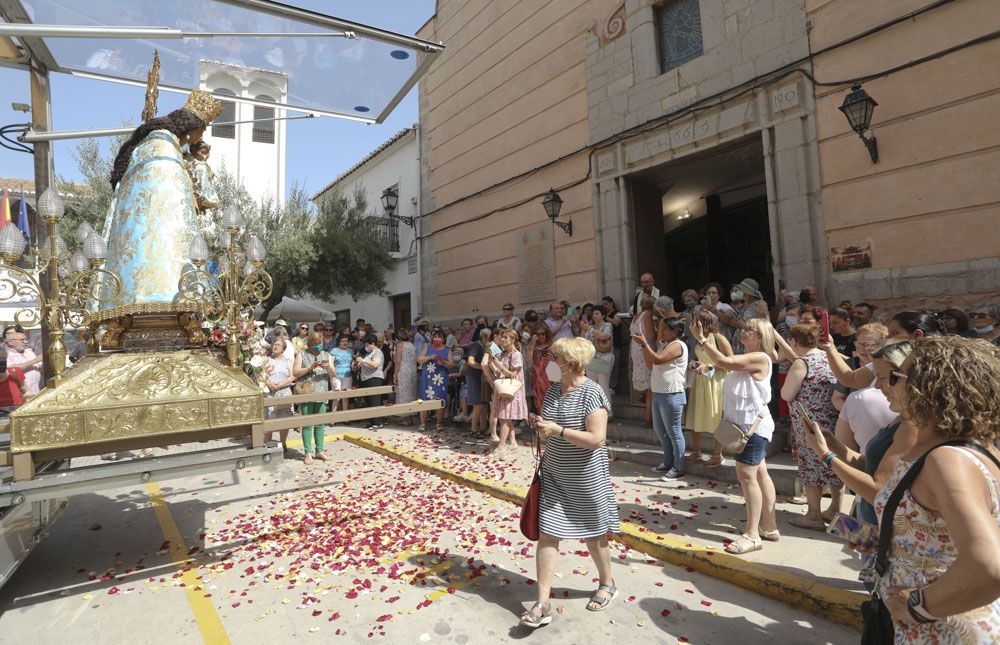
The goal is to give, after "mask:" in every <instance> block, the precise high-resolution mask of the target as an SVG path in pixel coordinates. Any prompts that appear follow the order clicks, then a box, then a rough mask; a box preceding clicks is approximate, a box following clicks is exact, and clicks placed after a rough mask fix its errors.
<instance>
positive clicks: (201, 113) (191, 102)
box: [183, 90, 222, 124]
mask: <svg viewBox="0 0 1000 645" xmlns="http://www.w3.org/2000/svg"><path fill="white" fill-rule="evenodd" d="M183 109H185V110H187V111H188V112H190V113H191V114H193V115H195V116H196V117H198V118H199V119H201V120H202V121H204V122H205V123H206V124H208V123H211V122H212V120H213V119H215V117H217V116H219V115H220V114H222V101H220V100H218V99H216V98H215V97H213V96H212V94H211V93H210V92H206V91H205V90H191V94H190V95H188V99H187V102H186V103H185V104H184V108H183Z"/></svg>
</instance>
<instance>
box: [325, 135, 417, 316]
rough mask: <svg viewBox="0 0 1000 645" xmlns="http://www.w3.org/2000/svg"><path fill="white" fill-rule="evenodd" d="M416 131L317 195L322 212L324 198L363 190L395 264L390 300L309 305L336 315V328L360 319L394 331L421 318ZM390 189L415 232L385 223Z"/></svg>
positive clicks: (382, 297) (394, 222)
mask: <svg viewBox="0 0 1000 645" xmlns="http://www.w3.org/2000/svg"><path fill="white" fill-rule="evenodd" d="M417 128H418V126H416V125H414V126H413V127H410V128H406V129H405V130H402V131H400V132H398V133H396V134H395V135H394V136H393V137H392V138H391V139H389V140H388V141H386V142H385V143H383V144H382V145H381V146H379V147H378V148H376V149H375V150H374V151H372V152H371V153H369V154H368V155H367V156H366V157H364V158H363V159H362V160H361V161H359V162H358V163H356V164H355V165H354V166H352V167H351V168H350V169H348V170H347V171H346V172H344V173H343V174H341V175H340V176H339V177H337V178H336V179H335V180H333V181H332V182H330V184H328V185H327V186H326V187H325V188H323V190H321V191H320V192H318V193H316V194H315V195H314V196H313V198H312V201H313V202H314V203H315V204H316V206H317V207H318V208H322V206H323V200H324V197H325V196H328V195H331V194H334V193H338V192H339V193H340V194H343V195H346V196H350V195H353V194H354V193H355V191H357V190H359V189H360V190H361V191H363V192H364V194H365V196H366V197H367V202H368V211H369V213H368V215H369V217H371V218H372V219H373V222H372V224H373V226H379V227H380V230H381V231H382V232H383V233H385V234H386V235H385V236H384V238H383V239H384V241H385V243H387V244H389V250H390V252H391V254H392V256H393V257H394V258H396V266H395V268H393V269H392V270H390V271H389V274H388V275H387V276H386V287H385V290H386V294H385V295H374V296H370V297H368V298H366V299H364V300H361V301H355V300H353V299H351V298H350V296H347V295H345V296H342V297H340V298H337V299H335V300H333V301H332V302H321V301H307V302H310V304H314V305H316V306H318V307H321V308H323V309H327V310H330V311H333V312H335V313H336V314H337V322H338V323H342V322H350V323H351V325H352V327H353V325H354V322H355V321H356V320H357V319H358V318H364V319H365V322H368V323H371V324H372V325H373V326H374V327H375V329H376V331H382V330H384V329H386V328H388V327H389V326H390V325H391V326H392V327H393V329H400V328H404V327H405V328H409V327H410V325H411V324H412V323H413V321H414V319H415V318H416V317H418V316H419V315H420V312H421V303H420V264H419V262H420V260H419V258H420V253H419V248H418V243H419V240H418V235H419V226H420V224H419V214H420V201H419V200H420V150H419V144H418V141H417ZM389 188H392V189H393V190H395V191H396V193H397V195H398V205H397V207H396V213H395V214H396V215H398V216H401V217H408V218H413V221H414V226H410V225H408V224H406V223H404V222H401V221H399V220H397V219H393V220H386V219H384V218H385V213H384V212H383V209H382V193H383V192H384V191H385V190H386V189H389Z"/></svg>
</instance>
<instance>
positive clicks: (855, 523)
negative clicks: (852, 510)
mask: <svg viewBox="0 0 1000 645" xmlns="http://www.w3.org/2000/svg"><path fill="white" fill-rule="evenodd" d="M826 532H827V533H829V534H830V535H836V536H837V537H839V538H843V539H845V540H847V541H848V542H850V543H851V544H853V545H855V546H857V547H860V548H862V549H865V550H869V549H874V548H875V547H877V546H878V527H877V526H875V525H874V524H869V523H868V522H862V521H861V520H859V519H858V518H856V517H851V516H850V515H844V514H843V513H837V514H836V515H835V516H834V518H833V521H832V522H830V526H829V527H827V529H826Z"/></svg>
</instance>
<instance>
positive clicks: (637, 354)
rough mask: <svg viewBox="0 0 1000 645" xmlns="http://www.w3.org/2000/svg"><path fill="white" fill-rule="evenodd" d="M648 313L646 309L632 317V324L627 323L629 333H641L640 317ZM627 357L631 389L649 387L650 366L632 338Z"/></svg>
mask: <svg viewBox="0 0 1000 645" xmlns="http://www.w3.org/2000/svg"><path fill="white" fill-rule="evenodd" d="M648 315H650V313H649V312H648V311H644V312H642V313H641V314H639V315H638V316H636V317H635V318H633V319H632V324H631V325H629V328H628V330H629V333H631V334H641V333H643V331H642V321H643V318H642V317H643V316H648ZM629 358H630V359H631V361H632V390H633V391H635V392H645V391H646V390H648V389H649V376H650V368H648V367H646V360H645V359H644V358H643V357H642V345H640V344H639V343H637V342H635V341H634V340H633V341H632V343H631V345H630V346H629Z"/></svg>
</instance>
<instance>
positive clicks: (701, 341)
mask: <svg viewBox="0 0 1000 645" xmlns="http://www.w3.org/2000/svg"><path fill="white" fill-rule="evenodd" d="M707 342H708V339H707V338H702V339H701V340H699V341H698V344H699V345H704V344H705V343H707Z"/></svg>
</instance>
